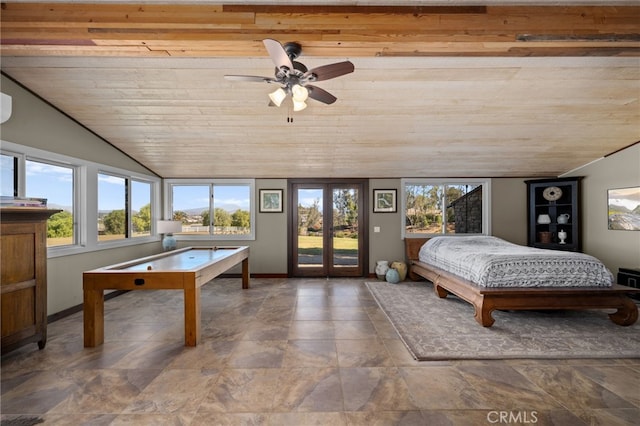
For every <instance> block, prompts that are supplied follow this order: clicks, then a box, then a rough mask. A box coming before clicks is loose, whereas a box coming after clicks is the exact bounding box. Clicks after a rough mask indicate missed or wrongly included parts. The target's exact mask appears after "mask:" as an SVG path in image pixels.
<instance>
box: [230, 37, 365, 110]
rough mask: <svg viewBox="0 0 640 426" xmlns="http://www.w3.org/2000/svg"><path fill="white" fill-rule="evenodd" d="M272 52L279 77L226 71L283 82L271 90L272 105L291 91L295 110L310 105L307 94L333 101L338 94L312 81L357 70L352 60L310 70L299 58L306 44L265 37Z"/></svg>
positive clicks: (244, 77) (237, 78)
mask: <svg viewBox="0 0 640 426" xmlns="http://www.w3.org/2000/svg"><path fill="white" fill-rule="evenodd" d="M262 42H263V43H264V46H265V47H266V48H267V52H269V56H270V57H271V59H272V60H273V62H274V63H275V64H276V69H275V77H259V76H254V75H225V76H224V78H226V79H227V80H232V81H253V82H265V83H274V84H279V85H280V87H279V88H278V89H276V91H274V92H273V93H270V94H269V98H270V99H271V102H270V105H271V104H273V105H276V106H280V105H282V102H283V101H284V100H285V98H286V97H287V95H291V99H292V100H293V110H294V111H302V110H303V109H305V108H306V107H307V104H306V103H305V101H306V100H307V98H311V99H315V100H316V101H319V102H322V103H325V104H332V103H334V102H335V101H336V100H337V99H338V98H336V97H335V96H333V95H332V94H331V93H329V92H327V91H326V90H324V89H321V88H319V87H317V86H314V85H312V84H310V83H314V82H316V81H323V80H329V79H332V78H336V77H340V76H342V75H345V74H349V73H351V72H353V70H354V69H355V67H354V66H353V64H352V63H351V62H350V61H344V62H336V63H334V64H329V65H323V66H320V67H317V68H313V69H311V70H308V69H307V67H306V66H304V64H301V63H300V62H297V61H296V60H295V59H296V58H297V57H298V56H300V53H302V46H301V45H300V44H298V43H293V42H291V43H286V44H285V45H284V46H283V45H282V44H280V42H278V41H276V40H273V39H270V38H267V39H264V40H263V41H262Z"/></svg>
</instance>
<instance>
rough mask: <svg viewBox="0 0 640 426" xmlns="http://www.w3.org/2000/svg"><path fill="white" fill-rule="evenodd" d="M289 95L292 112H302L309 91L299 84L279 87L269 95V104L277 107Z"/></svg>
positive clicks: (305, 105)
mask: <svg viewBox="0 0 640 426" xmlns="http://www.w3.org/2000/svg"><path fill="white" fill-rule="evenodd" d="M289 93H290V94H291V100H292V101H293V110H294V111H302V110H303V109H305V108H306V107H307V104H306V103H305V101H306V100H307V99H308V98H309V89H307V88H306V87H304V86H302V85H300V84H294V85H293V86H290V85H287V86H286V87H284V88H282V87H279V88H278V89H276V90H275V91H274V92H272V93H269V99H271V102H273V104H274V105H275V106H278V107H279V106H280V105H282V102H283V101H284V100H285V99H286V97H287V94H289Z"/></svg>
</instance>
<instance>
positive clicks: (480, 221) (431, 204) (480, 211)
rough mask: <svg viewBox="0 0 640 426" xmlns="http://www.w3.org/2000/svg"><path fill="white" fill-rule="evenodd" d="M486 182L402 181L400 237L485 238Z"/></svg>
mask: <svg viewBox="0 0 640 426" xmlns="http://www.w3.org/2000/svg"><path fill="white" fill-rule="evenodd" d="M489 200H490V181H488V180H475V179H467V180H462V181H458V180H447V181H442V180H428V179H424V180H403V185H402V202H403V209H402V212H403V214H402V221H403V228H402V229H403V237H408V238H411V237H418V236H426V235H439V234H442V235H446V234H489V232H490V230H489V223H490V221H489Z"/></svg>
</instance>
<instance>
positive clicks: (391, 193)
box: [373, 189, 397, 213]
mask: <svg viewBox="0 0 640 426" xmlns="http://www.w3.org/2000/svg"><path fill="white" fill-rule="evenodd" d="M396 193H397V191H396V190H395V189H374V190H373V212H374V213H395V212H396V211H397V207H396V206H397V204H396Z"/></svg>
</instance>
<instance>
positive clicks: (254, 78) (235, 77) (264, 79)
mask: <svg viewBox="0 0 640 426" xmlns="http://www.w3.org/2000/svg"><path fill="white" fill-rule="evenodd" d="M224 78H225V79H226V80H231V81H255V82H256V83H263V82H264V83H272V82H275V80H274V79H273V78H271V77H260V76H257V75H225V76H224Z"/></svg>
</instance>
